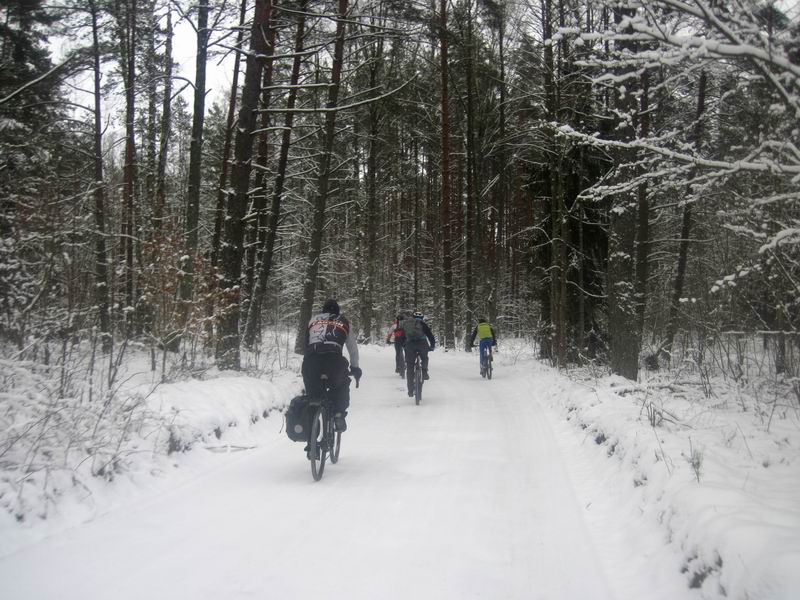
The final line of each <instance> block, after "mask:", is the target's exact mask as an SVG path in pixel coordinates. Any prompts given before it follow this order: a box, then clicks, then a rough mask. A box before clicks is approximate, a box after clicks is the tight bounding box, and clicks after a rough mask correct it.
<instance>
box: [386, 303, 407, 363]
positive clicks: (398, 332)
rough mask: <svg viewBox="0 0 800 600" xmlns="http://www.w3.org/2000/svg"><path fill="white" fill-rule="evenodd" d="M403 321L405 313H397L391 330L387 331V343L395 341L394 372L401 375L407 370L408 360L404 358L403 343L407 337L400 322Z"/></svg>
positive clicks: (390, 327)
mask: <svg viewBox="0 0 800 600" xmlns="http://www.w3.org/2000/svg"><path fill="white" fill-rule="evenodd" d="M402 321H403V315H402V314H399V315H397V317H396V318H395V320H394V321H392V324H391V325H390V326H389V331H388V332H387V333H386V343H387V344H391V343H394V367H395V368H394V372H395V373H399V374H400V376H401V377H402V376H403V375H404V374H405V372H406V362H405V359H404V358H403V344H404V343H405V337H404V336H403V329H402V328H401V327H400V323H401V322H402Z"/></svg>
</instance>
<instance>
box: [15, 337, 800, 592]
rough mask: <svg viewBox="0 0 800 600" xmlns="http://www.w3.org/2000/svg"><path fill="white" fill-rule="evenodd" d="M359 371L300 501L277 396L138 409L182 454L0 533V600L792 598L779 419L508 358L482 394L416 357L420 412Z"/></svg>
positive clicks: (380, 365) (189, 394) (797, 566)
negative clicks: (335, 432)
mask: <svg viewBox="0 0 800 600" xmlns="http://www.w3.org/2000/svg"><path fill="white" fill-rule="evenodd" d="M362 363H363V364H362V366H363V368H364V379H363V380H362V385H361V387H360V388H359V389H358V390H354V391H353V392H352V407H351V414H350V417H349V418H348V423H349V426H350V428H349V430H348V432H347V433H346V434H345V436H344V438H343V446H342V455H341V458H340V461H339V463H338V464H336V465H330V464H329V465H328V466H327V467H326V470H325V476H324V478H323V479H322V481H320V482H318V483H315V482H313V480H312V478H311V473H310V469H309V466H308V462H307V460H306V458H305V456H304V453H303V451H302V444H295V443H292V442H290V441H289V440H288V438H287V437H286V436H285V434H284V433H283V431H282V426H283V420H282V418H281V416H280V413H279V412H275V411H273V412H270V410H272V409H280V408H282V407H283V406H285V405H286V403H287V401H288V399H289V398H290V397H291V396H292V395H293V394H294V393H295V392H296V391H297V390H298V389H299V387H300V384H299V381H298V379H297V378H296V377H294V376H292V375H291V373H284V374H283V375H282V376H280V377H278V378H276V379H274V380H273V381H269V382H267V381H263V380H259V379H256V378H254V377H247V376H239V377H228V376H226V377H218V378H215V379H208V380H205V381H191V382H185V383H175V384H167V385H162V386H159V387H157V388H156V390H155V392H153V393H149V394H145V395H146V398H147V402H148V404H149V406H150V407H151V408H153V409H154V410H156V411H159V412H161V413H162V414H165V415H169V416H170V421H171V427H170V429H169V431H170V444H171V445H172V446H173V447H190V448H191V450H190V451H187V452H175V453H172V454H170V455H169V456H168V457H164V456H160V455H157V454H152V453H151V454H152V458H149V459H148V460H139V461H138V462H135V463H134V464H136V465H139V470H134V471H131V472H128V473H127V474H126V475H125V476H122V477H117V478H115V479H114V480H113V481H111V482H106V481H105V480H102V479H98V480H97V481H96V482H93V483H90V484H89V485H88V486H86V487H84V488H83V489H84V490H85V491H84V493H83V496H80V495H79V494H77V493H74V494H64V495H63V497H62V498H61V501H60V502H59V504H58V507H57V509H56V510H53V509H51V510H50V512H49V513H48V519H47V520H45V521H42V520H36V519H28V520H25V521H24V522H23V523H17V522H16V521H15V520H14V519H13V518H12V517H11V516H10V515H7V514H4V515H3V516H2V517H0V598H3V599H5V598H10V599H14V600H17V599H20V600H21V599H26V600H27V599H31V600H33V599H37V600H38V599H43V600H46V599H50V598H52V599H69V598H80V599H82V600H93V599H106V598H115V599H125V598H131V599H137V600H138V599H142V598H148V599H158V598H170V599H182V598H186V599H189V598H191V599H195V598H214V599H218V598H226V599H240V598H280V599H286V598H308V597H311V596H313V597H321V598H370V599H374V598H389V599H391V598H404V599H405V598H422V599H427V598H431V599H433V598H437V599H439V598H454V599H455V598H459V599H460V598H489V599H495V598H509V599H531V598H542V599H554V600H558V599H562V598H563V599H571V598H575V599H581V600H584V599H605V598H609V599H617V600H625V599H636V600H641V599H648V600H649V599H652V600H660V599H664V600H672V599H684V598H686V599H693V598H722V597H727V598H742V599H744V598H749V599H756V598H763V599H787V600H788V599H789V598H795V597H797V596H798V593H800V503H799V502H798V501H800V461H799V460H798V459H800V456H798V453H799V452H800V450H799V449H800V433H799V432H800V424H798V414H797V411H796V410H786V411H783V412H782V413H781V415H779V417H777V418H773V419H771V420H770V422H769V426H767V424H766V422H761V421H760V420H759V417H758V415H755V414H753V413H752V412H742V411H740V410H737V409H736V407H735V406H731V407H729V408H728V409H727V411H726V410H725V409H724V407H723V408H722V409H720V408H719V407H717V408H715V409H713V410H707V409H703V408H702V406H700V405H699V404H698V403H696V402H695V401H694V400H692V399H688V400H687V399H686V398H683V397H677V396H680V394H676V393H675V389H677V388H676V387H675V386H673V388H672V389H670V388H668V387H659V386H655V385H653V386H648V385H647V384H646V383H645V384H643V385H640V386H631V385H630V383H629V382H624V381H623V380H618V379H615V378H603V379H598V380H592V379H586V378H584V379H583V380H582V381H571V380H570V379H568V378H567V377H565V376H564V375H563V374H560V373H558V372H557V371H555V370H553V369H551V368H549V367H546V366H544V365H542V364H540V363H537V362H535V361H533V360H532V359H531V358H529V357H526V356H525V355H524V352H523V350H522V348H517V349H513V348H512V347H511V346H510V345H509V346H508V347H505V348H503V349H502V351H501V354H498V355H497V357H496V362H495V365H496V371H495V378H494V379H493V380H492V381H485V380H482V379H481V378H480V376H479V375H478V369H477V358H476V357H475V356H474V355H466V354H462V353H441V352H439V351H437V352H435V353H433V354H432V355H431V375H432V379H431V381H429V382H427V383H426V385H425V388H424V398H423V402H422V404H421V405H420V406H415V405H414V403H413V401H412V399H410V398H408V397H407V396H406V394H405V390H404V385H403V382H402V381H401V380H400V379H399V378H398V377H397V376H396V375H394V374H392V373H391V371H392V368H393V364H394V355H393V350H392V349H390V348H375V347H365V348H362ZM579 375H580V374H573V378H578V379H579ZM265 414H266V415H267V417H266V418H263V417H264V415H265ZM690 438H691V443H690V442H689V439H690ZM148 456H150V455H148Z"/></svg>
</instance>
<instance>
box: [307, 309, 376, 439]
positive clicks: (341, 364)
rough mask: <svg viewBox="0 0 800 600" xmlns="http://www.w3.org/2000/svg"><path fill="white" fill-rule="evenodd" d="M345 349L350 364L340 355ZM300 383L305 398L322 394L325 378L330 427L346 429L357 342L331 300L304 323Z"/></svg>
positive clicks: (357, 371)
mask: <svg viewBox="0 0 800 600" xmlns="http://www.w3.org/2000/svg"><path fill="white" fill-rule="evenodd" d="M344 347H347V353H348V354H349V355H350V362H349V363H348V362H347V359H346V358H345V357H344V356H343V355H342V350H343V348H344ZM301 372H302V374H303V383H304V384H305V386H306V395H308V396H310V397H312V398H314V397H319V396H321V395H322V380H321V379H320V377H321V376H322V375H327V377H328V387H329V392H328V393H329V396H330V398H331V400H333V403H334V407H335V408H334V410H335V411H336V412H335V414H334V424H335V427H336V429H337V430H338V431H345V430H346V429H347V422H346V421H345V416H346V415H347V409H348V408H349V406H350V377H348V375H352V376H353V377H355V378H356V381H358V380H359V379H361V369H360V368H359V366H358V343H357V342H356V339H355V336H354V335H353V332H352V331H351V328H350V322H349V321H348V320H347V318H346V317H345V316H344V315H342V314H340V311H339V304H338V303H337V302H336V300H334V299H333V298H331V299H329V300H326V301H325V304H324V305H323V306H322V311H321V312H320V313H319V314H317V315H314V316H313V317H312V318H311V320H310V321H309V322H308V329H307V331H306V347H305V352H304V354H303V366H302V369H301Z"/></svg>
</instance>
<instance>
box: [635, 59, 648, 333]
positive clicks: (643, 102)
mask: <svg viewBox="0 0 800 600" xmlns="http://www.w3.org/2000/svg"><path fill="white" fill-rule="evenodd" d="M641 83H642V95H641V98H640V100H639V127H640V129H639V131H640V133H641V138H642V139H647V137H648V136H649V135H650V114H649V112H648V111H649V102H650V97H649V94H650V74H649V72H648V71H647V70H646V69H645V71H644V72H643V73H642V77H641ZM637 193H638V196H639V211H638V220H639V223H638V226H637V228H636V333H637V335H638V336H639V347H641V345H642V338H643V336H644V313H645V308H646V307H647V279H648V276H649V268H648V261H649V258H648V257H649V243H650V201H649V199H648V196H647V183H646V182H643V183H641V184H639V189H638V190H637Z"/></svg>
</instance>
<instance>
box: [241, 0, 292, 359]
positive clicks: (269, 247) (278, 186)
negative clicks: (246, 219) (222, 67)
mask: <svg viewBox="0 0 800 600" xmlns="http://www.w3.org/2000/svg"><path fill="white" fill-rule="evenodd" d="M306 5H307V0H303V1H302V2H301V3H300V7H299V9H300V13H301V14H299V15H298V16H297V33H296V35H295V39H294V53H295V54H294V59H293V62H292V74H291V78H290V81H289V85H290V88H289V95H288V97H287V99H286V108H287V109H288V110H287V112H286V115H285V116H284V120H283V131H282V132H281V148H280V151H279V155H278V170H277V173H276V174H275V183H274V185H273V189H272V205H271V206H270V210H269V218H268V222H267V236H266V239H265V242H264V249H263V251H262V253H261V262H260V264H259V271H258V278H257V279H256V283H255V286H254V290H253V296H252V300H251V303H250V310H249V318H248V319H247V323H246V326H245V333H244V343H245V345H247V346H251V345H252V344H253V343H254V342H255V337H256V333H257V325H258V318H257V316H256V315H259V314H261V310H262V306H263V301H264V296H265V295H266V293H267V282H268V281H269V276H270V271H271V270H272V262H273V255H274V252H275V241H276V240H277V238H278V223H279V222H280V217H281V202H282V201H283V189H284V187H285V183H286V170H287V168H288V165H289V147H290V145H291V140H292V125H293V123H294V112H292V110H293V109H294V107H295V103H296V101H297V85H298V83H299V81H300V65H301V63H302V56H301V54H302V52H303V47H304V45H303V39H304V37H305V15H304V14H302V13H303V12H304V11H305V9H306Z"/></svg>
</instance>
